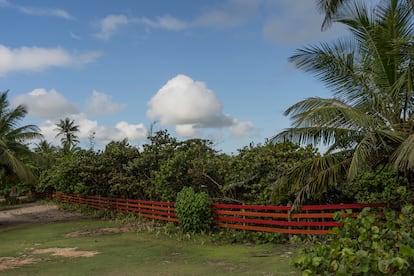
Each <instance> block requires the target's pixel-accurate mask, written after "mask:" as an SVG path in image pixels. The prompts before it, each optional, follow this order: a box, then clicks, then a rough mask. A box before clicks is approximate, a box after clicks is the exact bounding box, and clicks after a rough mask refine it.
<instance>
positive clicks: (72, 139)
mask: <svg viewBox="0 0 414 276" xmlns="http://www.w3.org/2000/svg"><path fill="white" fill-rule="evenodd" d="M56 126H57V128H56V129H55V130H57V131H58V134H56V137H59V136H62V137H61V138H60V142H61V143H62V146H63V150H64V151H65V152H68V151H71V150H72V149H73V148H74V147H75V146H76V144H78V143H79V139H78V136H76V134H75V133H76V132H79V126H78V125H75V121H74V120H71V119H69V118H65V119H63V120H62V119H61V120H60V121H59V123H57V124H56Z"/></svg>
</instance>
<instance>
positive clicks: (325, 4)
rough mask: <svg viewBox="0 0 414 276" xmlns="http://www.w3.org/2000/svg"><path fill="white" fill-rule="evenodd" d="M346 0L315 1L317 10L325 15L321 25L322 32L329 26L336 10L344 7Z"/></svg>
mask: <svg viewBox="0 0 414 276" xmlns="http://www.w3.org/2000/svg"><path fill="white" fill-rule="evenodd" d="M345 2H347V0H316V4H317V6H318V8H319V10H320V11H321V12H322V13H324V14H325V18H324V20H323V23H322V30H324V29H326V28H327V27H329V26H330V25H331V22H332V17H333V16H334V14H336V13H337V12H338V9H339V8H340V7H341V6H343V5H344V3H345Z"/></svg>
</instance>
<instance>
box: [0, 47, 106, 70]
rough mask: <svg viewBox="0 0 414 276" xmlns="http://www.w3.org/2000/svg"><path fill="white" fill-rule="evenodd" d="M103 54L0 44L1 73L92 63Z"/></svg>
mask: <svg viewBox="0 0 414 276" xmlns="http://www.w3.org/2000/svg"><path fill="white" fill-rule="evenodd" d="M100 55H101V54H100V53H99V52H86V53H74V54H71V53H69V52H67V51H66V50H64V49H62V48H40V47H21V48H16V49H11V48H8V47H6V46H4V45H1V44H0V60H1V62H0V75H5V74H7V73H10V72H15V71H41V70H45V69H46V68H49V67H68V66H79V65H83V64H87V63H91V62H93V61H94V60H96V59H97V58H98V57H99V56H100Z"/></svg>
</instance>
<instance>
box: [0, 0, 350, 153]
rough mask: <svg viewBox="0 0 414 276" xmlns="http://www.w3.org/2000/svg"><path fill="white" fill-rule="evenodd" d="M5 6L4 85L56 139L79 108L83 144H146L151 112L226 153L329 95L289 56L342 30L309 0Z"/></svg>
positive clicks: (0, 13)
mask: <svg viewBox="0 0 414 276" xmlns="http://www.w3.org/2000/svg"><path fill="white" fill-rule="evenodd" d="M0 18H1V20H2V24H1V27H0V37H1V41H0V84H1V88H0V89H1V90H7V89H9V90H10V92H9V98H10V101H11V103H12V105H17V104H24V105H26V106H27V108H28V111H29V113H28V116H27V117H26V119H25V121H24V123H30V124H37V125H38V126H39V127H40V128H41V130H42V133H43V134H44V136H45V138H46V139H47V140H48V141H50V142H54V143H59V141H58V140H56V139H55V135H56V131H55V130H54V129H55V124H56V123H57V122H58V121H59V119H63V118H65V117H70V118H72V119H74V120H75V122H76V123H77V124H78V125H79V126H80V130H81V131H80V133H79V136H80V138H81V140H82V144H81V146H83V147H88V136H90V134H91V133H92V132H94V133H95V139H96V145H97V147H102V146H103V145H105V144H106V143H108V142H109V141H111V140H121V139H123V138H128V140H129V141H130V142H131V143H132V144H134V145H140V144H142V143H145V142H146V136H147V131H148V129H149V127H150V125H151V123H152V122H157V123H156V124H155V130H158V129H164V128H166V129H168V130H169V131H170V132H171V134H172V135H174V136H176V137H178V138H179V139H186V138H191V137H199V138H208V139H211V140H213V142H214V143H215V144H216V146H215V147H216V149H218V150H223V151H224V152H227V153H231V152H236V150H237V149H239V148H242V147H243V146H246V145H248V144H249V143H250V142H254V143H263V142H264V141H265V139H266V138H269V137H271V136H272V135H274V134H275V133H277V132H279V131H281V130H282V129H284V128H286V127H289V120H288V118H286V117H284V116H283V111H284V110H285V109H287V108H288V107H289V106H290V105H291V104H293V103H295V102H297V101H299V100H302V99H304V98H307V97H311V96H320V97H326V96H328V95H329V92H328V91H327V90H326V89H325V88H324V87H323V86H322V84H321V83H319V82H318V81H317V80H315V79H314V78H313V77H312V76H310V75H308V74H306V73H303V72H301V71H299V70H297V69H295V68H294V67H293V66H292V65H291V64H289V63H288V57H289V56H290V55H292V54H293V53H294V52H295V49H297V48H300V47H303V46H305V45H308V44H313V43H317V42H319V41H325V40H329V39H332V38H333V37H335V36H337V35H338V34H342V33H343V31H339V29H338V28H336V27H335V26H333V27H332V28H330V29H329V30H328V31H326V32H321V31H320V25H321V22H322V15H320V14H318V12H317V10H316V6H315V3H314V1H310V0H295V1H292V0H275V1H270V0H220V1H214V0H210V1H201V0H200V1H193V0H192V1H190V0H177V1H165V0H151V1H150V0H145V1H144V0H140V1H137V0H118V1H112V0H111V1H110V0H88V1H81V0H71V1H56V0H41V1H23V0H20V1H19V0H0Z"/></svg>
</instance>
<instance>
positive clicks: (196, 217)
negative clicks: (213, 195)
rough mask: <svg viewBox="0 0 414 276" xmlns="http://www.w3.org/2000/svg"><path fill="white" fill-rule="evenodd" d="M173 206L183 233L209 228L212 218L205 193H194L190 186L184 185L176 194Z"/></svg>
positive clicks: (208, 200) (208, 199)
mask: <svg viewBox="0 0 414 276" xmlns="http://www.w3.org/2000/svg"><path fill="white" fill-rule="evenodd" d="M175 208H176V213H177V217H178V220H179V226H180V228H181V231H183V232H184V233H188V232H196V233H197V232H203V231H208V230H210V227H211V224H212V221H213V219H212V216H211V205H210V198H209V197H208V195H207V193H205V192H200V193H196V192H195V191H194V189H193V188H192V187H184V188H183V189H182V190H181V191H180V192H179V193H178V194H177V200H176V202H175Z"/></svg>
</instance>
